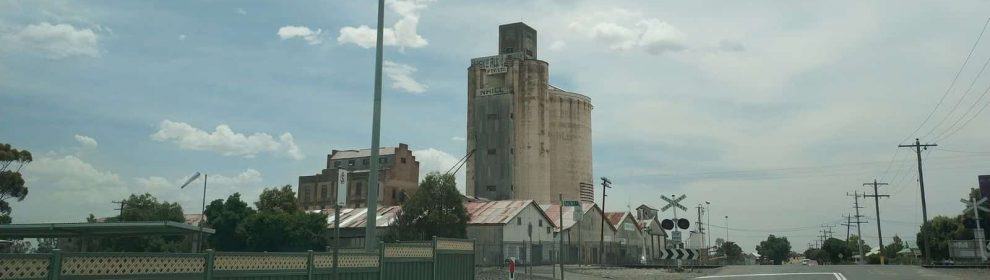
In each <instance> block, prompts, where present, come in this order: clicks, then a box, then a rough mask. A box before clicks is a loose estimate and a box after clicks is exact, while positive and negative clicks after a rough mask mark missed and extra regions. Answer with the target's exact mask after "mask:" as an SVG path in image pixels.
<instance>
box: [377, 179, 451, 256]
mask: <svg viewBox="0 0 990 280" xmlns="http://www.w3.org/2000/svg"><path fill="white" fill-rule="evenodd" d="M467 222H468V214H467V210H466V209H464V204H463V203H462V202H461V193H460V192H458V191H457V184H456V183H455V181H454V175H453V174H441V173H439V172H431V173H429V174H426V177H425V178H423V181H422V182H421V183H420V184H419V190H417V191H416V193H415V194H414V195H413V196H412V198H411V199H409V201H407V202H406V203H405V204H403V205H402V213H401V214H400V215H399V217H398V218H397V219H396V220H395V222H394V223H392V225H391V226H390V227H389V228H390V229H389V231H388V232H387V233H386V234H385V236H384V238H385V240H386V241H415V240H429V239H430V238H432V237H433V236H436V237H449V238H465V237H466V236H467Z"/></svg>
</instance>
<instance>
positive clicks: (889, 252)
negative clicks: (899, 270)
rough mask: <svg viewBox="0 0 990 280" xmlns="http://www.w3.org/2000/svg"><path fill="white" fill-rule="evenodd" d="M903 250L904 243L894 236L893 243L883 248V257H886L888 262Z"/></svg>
mask: <svg viewBox="0 0 990 280" xmlns="http://www.w3.org/2000/svg"><path fill="white" fill-rule="evenodd" d="M901 250H904V241H903V240H901V237H900V236H897V235H894V242H891V243H890V245H887V246H884V247H883V255H884V256H886V257H887V259H888V260H892V259H895V258H897V253H898V252H900V251H901Z"/></svg>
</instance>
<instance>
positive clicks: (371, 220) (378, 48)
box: [364, 0, 385, 252]
mask: <svg viewBox="0 0 990 280" xmlns="http://www.w3.org/2000/svg"><path fill="white" fill-rule="evenodd" d="M384 25H385V0H378V34H377V37H376V38H377V40H376V41H375V97H374V108H373V113H372V114H373V116H372V120H371V158H370V160H371V166H370V167H369V169H370V170H368V212H367V213H368V215H367V216H368V219H367V222H366V223H365V227H364V241H365V249H367V250H368V251H369V252H374V251H375V250H376V248H377V247H378V237H377V236H376V235H375V229H376V228H375V226H376V225H377V221H376V220H377V218H378V217H377V216H378V189H379V186H378V145H379V144H380V143H379V141H380V140H381V139H380V138H381V137H380V136H381V126H382V47H383V46H382V37H383V32H384V31H383V30H384V28H385V27H384Z"/></svg>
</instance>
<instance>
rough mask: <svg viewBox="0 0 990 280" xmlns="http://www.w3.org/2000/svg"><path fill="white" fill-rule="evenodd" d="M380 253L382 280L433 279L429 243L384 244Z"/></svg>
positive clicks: (431, 251)
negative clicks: (381, 256)
mask: <svg viewBox="0 0 990 280" xmlns="http://www.w3.org/2000/svg"><path fill="white" fill-rule="evenodd" d="M382 252H383V253H382V255H383V258H382V265H381V271H382V272H381V273H382V278H381V279H382V280H393V279H410V280H418V279H433V244H432V243H431V242H415V243H386V244H385V245H384V248H382Z"/></svg>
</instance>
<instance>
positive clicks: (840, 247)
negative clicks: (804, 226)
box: [821, 238, 853, 264]
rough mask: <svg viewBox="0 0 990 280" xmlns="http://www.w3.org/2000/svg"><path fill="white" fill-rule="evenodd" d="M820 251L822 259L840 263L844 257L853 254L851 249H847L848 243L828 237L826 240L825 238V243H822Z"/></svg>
mask: <svg viewBox="0 0 990 280" xmlns="http://www.w3.org/2000/svg"><path fill="white" fill-rule="evenodd" d="M821 253H822V256H821V259H822V260H825V261H827V262H828V263H833V264H837V263H842V262H843V261H845V259H846V258H848V257H851V256H852V255H853V254H852V251H851V250H849V244H848V243H846V241H842V240H841V239H838V238H829V239H828V240H825V244H823V245H822V251H821Z"/></svg>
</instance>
